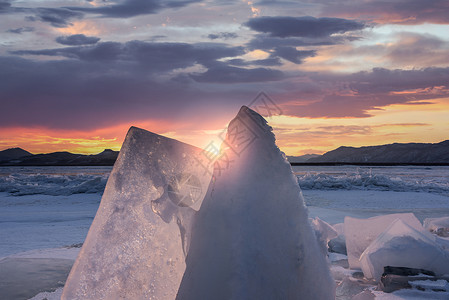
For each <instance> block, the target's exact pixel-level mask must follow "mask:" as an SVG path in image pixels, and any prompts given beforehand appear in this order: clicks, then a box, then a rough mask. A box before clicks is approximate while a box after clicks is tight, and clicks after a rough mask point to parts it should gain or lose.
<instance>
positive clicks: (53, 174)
mask: <svg viewBox="0 0 449 300" xmlns="http://www.w3.org/2000/svg"><path fill="white" fill-rule="evenodd" d="M111 170H112V167H2V168H0V264H2V266H4V267H5V268H3V269H2V268H0V281H1V280H3V281H4V280H5V279H4V278H5V277H2V274H1V272H2V270H3V272H4V270H6V268H9V269H10V268H11V264H12V263H13V262H12V261H11V260H14V259H16V262H17V263H20V264H19V265H20V266H26V265H28V266H31V265H33V266H35V268H37V269H35V270H34V271H35V272H36V273H32V274H35V275H36V282H35V283H36V285H37V286H39V285H40V287H36V289H33V286H30V287H29V289H27V292H26V293H25V295H23V293H22V296H17V297H15V298H11V299H28V298H31V297H32V296H33V295H35V294H37V292H42V291H44V290H48V288H49V286H52V285H51V284H49V283H48V278H50V277H51V278H53V277H52V276H54V278H58V279H57V281H56V282H58V281H61V280H62V281H64V280H65V279H64V276H67V275H66V273H67V268H68V266H69V265H70V261H73V260H74V258H75V256H76V252H77V250H78V249H79V248H77V246H78V245H77V244H79V243H82V242H83V241H84V239H85V236H86V234H87V232H88V230H89V227H90V224H91V223H92V220H93V218H94V216H95V213H96V210H97V208H98V205H99V203H100V200H101V196H102V191H103V189H104V186H105V184H106V181H107V178H108V175H109V173H110V171H111ZM293 171H294V172H295V174H296V175H297V177H298V182H299V185H300V187H301V188H302V191H303V195H304V198H305V201H306V205H307V206H308V209H309V217H316V216H318V217H319V218H321V219H322V220H325V221H327V222H328V223H330V224H335V223H341V222H343V219H344V217H345V216H353V217H359V218H367V217H372V216H376V215H382V214H390V213H397V212H413V213H414V214H415V215H416V216H417V218H418V219H419V220H420V221H422V220H423V219H424V218H428V217H442V216H449V167H437V166H432V167H408V166H401V167H356V166H335V167H329V166H326V167H324V166H323V167H321V166H295V167H293ZM61 247H66V248H63V250H61V251H60V252H58V251H57V250H54V248H61ZM49 248H51V249H53V250H39V249H49ZM24 251H29V252H27V253H26V254H21V253H23V252H24ZM30 251H31V252H30ZM58 253H59V254H58ZM27 259H28V260H29V259H32V260H33V261H27ZM39 259H40V260H39ZM50 260H51V261H53V263H54V265H53V269H52V270H50V271H49V272H48V273H47V275H48V276H47V277H45V276H44V277H45V278H46V279H45V280H47V281H45V280H43V279H42V278H43V276H42V274H41V275H39V270H38V269H39V268H41V267H42V264H48V262H49V261H50ZM68 260H70V261H68ZM68 262H69V263H68ZM67 263H68V264H67ZM20 270H23V269H21V268H18V272H19V271H20ZM28 271H29V270H28ZM3 275H4V274H3ZM16 275H17V274H16ZM58 276H59V277H58ZM39 278H40V279H42V280H41V281H42V282H41V284H39V282H40V281H39ZM29 280H30V279H29V278H28V279H27V281H28V282H29ZM16 283H17V284H19V282H17V281H16ZM44 283H45V284H44ZM4 286H5V282H0V295H2V294H3V295H4V293H2V291H3V292H5V291H6V290H4ZM2 287H3V288H2ZM10 287H11V285H10ZM42 287H45V288H44V290H42ZM57 287H58V286H57V285H54V286H53V288H52V289H54V288H57ZM52 289H50V290H52ZM10 290H11V288H9V290H8V292H9V293H11V291H10ZM19 294H20V293H19ZM400 294H401V293H399V296H397V294H396V293H395V296H394V297H396V298H391V299H410V298H407V297H405V298H397V297H400ZM402 294H404V293H402ZM405 294H407V293H405ZM11 295H14V293H12V294H11ZM440 296H441V295H437V296H436V297H440ZM376 297H378V298H380V299H386V298H385V297H386V296H385V295H383V294H378V295H376ZM382 297H383V298H382ZM8 299H9V298H8ZM429 299H439V298H431V297H430V298H429Z"/></svg>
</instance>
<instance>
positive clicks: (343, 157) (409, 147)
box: [307, 140, 449, 164]
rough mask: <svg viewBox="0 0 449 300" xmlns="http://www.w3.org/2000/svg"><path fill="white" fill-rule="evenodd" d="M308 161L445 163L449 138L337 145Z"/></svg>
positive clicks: (447, 160) (448, 153)
mask: <svg viewBox="0 0 449 300" xmlns="http://www.w3.org/2000/svg"><path fill="white" fill-rule="evenodd" d="M307 162H308V163H377V164H382V163H387V164H390V163H396V164H407V163H413V164H439V163H442V164H447V163H449V140H446V141H443V142H440V143H435V144H424V143H407V144H399V143H394V144H388V145H381V146H367V147H359V148H355V147H339V148H337V149H335V150H332V151H329V152H327V153H325V154H323V155H320V156H317V157H312V158H310V159H308V160H307Z"/></svg>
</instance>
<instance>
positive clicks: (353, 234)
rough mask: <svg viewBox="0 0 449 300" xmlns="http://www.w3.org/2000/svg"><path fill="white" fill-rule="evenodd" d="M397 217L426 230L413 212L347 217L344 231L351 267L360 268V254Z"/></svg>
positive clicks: (414, 226)
mask: <svg viewBox="0 0 449 300" xmlns="http://www.w3.org/2000/svg"><path fill="white" fill-rule="evenodd" d="M396 219H401V220H403V221H404V222H406V223H407V224H409V225H410V226H412V227H413V228H416V229H418V230H421V231H423V230H424V229H423V228H422V225H421V223H420V222H419V220H418V219H417V218H416V217H415V215H414V214H413V213H403V214H390V215H383V216H377V217H372V218H368V219H357V218H352V217H345V221H344V232H345V236H346V249H347V253H348V262H349V267H350V268H351V269H356V268H360V262H359V258H360V255H362V253H363V251H365V249H366V248H367V247H368V246H369V245H370V244H371V242H372V241H373V240H374V239H375V238H376V237H377V236H378V235H379V234H381V233H382V232H383V231H384V230H385V229H386V228H387V227H388V226H389V225H390V224H391V223H392V222H393V221H394V220H396Z"/></svg>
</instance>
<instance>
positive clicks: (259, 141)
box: [177, 107, 335, 300]
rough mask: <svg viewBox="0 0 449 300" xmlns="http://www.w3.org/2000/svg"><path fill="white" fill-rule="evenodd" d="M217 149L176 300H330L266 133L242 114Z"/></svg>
mask: <svg viewBox="0 0 449 300" xmlns="http://www.w3.org/2000/svg"><path fill="white" fill-rule="evenodd" d="M223 145H224V146H223V154H222V158H221V159H220V161H219V162H218V164H217V165H216V168H215V171H214V181H212V182H211V186H210V187H209V192H208V194H207V195H206V198H205V199H204V201H203V204H202V206H201V208H200V210H199V211H198V213H197V215H196V216H195V220H194V224H193V227H192V241H191V244H190V250H189V253H188V255H187V259H186V264H187V268H186V272H185V274H184V277H183V279H182V283H181V286H180V289H179V293H178V296H177V299H178V300H193V299H195V300H196V299H214V300H220V299H223V300H225V299H226V300H233V299H235V300H241V299H323V300H327V299H334V298H335V289H334V281H333V279H332V278H331V276H330V272H329V269H328V265H327V262H326V258H325V256H324V255H323V254H322V252H321V251H320V249H319V246H318V243H317V239H316V237H315V234H314V232H313V230H312V228H311V226H310V224H309V222H308V218H307V211H306V208H305V206H304V201H303V198H302V195H301V191H300V189H299V186H298V183H297V179H296V177H295V176H294V175H293V172H292V170H291V167H290V164H289V163H288V162H287V160H286V158H285V156H284V155H283V153H281V151H280V150H279V148H278V147H277V146H276V144H275V138H274V135H273V133H272V130H271V127H269V126H268V125H267V123H266V121H265V120H264V119H263V118H262V117H261V116H260V115H258V114H257V113H256V112H254V111H252V110H250V109H249V108H247V107H242V108H241V110H240V112H239V113H238V115H237V116H236V118H235V119H234V120H233V121H231V123H230V124H229V127H228V131H227V136H226V139H225V142H224V143H223Z"/></svg>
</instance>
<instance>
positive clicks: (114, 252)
mask: <svg viewBox="0 0 449 300" xmlns="http://www.w3.org/2000/svg"><path fill="white" fill-rule="evenodd" d="M202 155H204V152H203V151H202V150H201V149H198V148H196V147H193V146H190V145H187V144H184V143H181V142H179V141H176V140H173V139H169V138H166V137H163V136H160V135H157V134H154V133H151V132H148V131H145V130H142V129H138V128H135V127H132V128H131V129H130V130H129V132H128V134H127V136H126V139H125V141H124V143H123V146H122V149H121V151H120V154H119V157H118V159H117V161H116V163H115V165H114V168H113V170H112V172H111V175H110V177H109V180H108V183H107V185H106V189H105V192H104V195H103V198H102V200H101V204H100V207H99V209H98V211H97V215H96V216H95V219H94V221H93V223H92V225H91V228H90V229H89V233H88V235H87V238H86V240H85V242H84V245H83V247H82V249H81V252H80V254H79V256H78V258H77V260H76V262H75V264H74V266H73V268H72V270H71V273H70V275H69V277H68V280H67V283H66V286H65V288H64V292H63V297H62V299H70V300H72V299H95V300H99V299H108V300H109V299H157V300H161V299H162V300H163V299H170V300H173V299H174V298H175V297H176V293H177V291H178V287H179V284H180V282H181V278H182V275H183V273H184V270H185V255H184V252H185V251H187V250H188V243H189V234H190V219H191V216H192V215H193V213H194V211H195V210H194V209H198V207H199V205H200V202H201V200H202V199H203V198H204V195H205V193H206V191H207V187H208V185H209V183H210V178H211V173H210V171H209V170H208V169H207V165H206V164H204V163H201V160H202Z"/></svg>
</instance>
